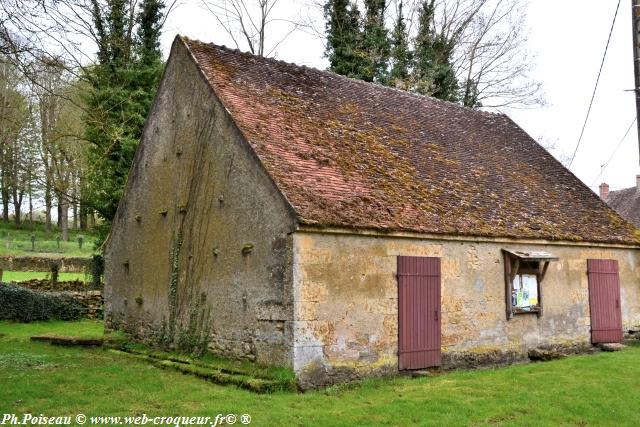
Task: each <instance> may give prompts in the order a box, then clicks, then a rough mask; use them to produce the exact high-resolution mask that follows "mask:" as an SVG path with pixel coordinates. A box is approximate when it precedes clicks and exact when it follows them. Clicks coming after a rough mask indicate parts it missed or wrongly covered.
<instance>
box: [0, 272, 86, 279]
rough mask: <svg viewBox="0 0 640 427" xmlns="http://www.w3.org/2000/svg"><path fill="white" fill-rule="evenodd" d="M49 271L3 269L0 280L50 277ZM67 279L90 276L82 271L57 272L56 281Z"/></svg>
mask: <svg viewBox="0 0 640 427" xmlns="http://www.w3.org/2000/svg"><path fill="white" fill-rule="evenodd" d="M50 278H51V273H50V272H46V271H5V272H3V273H2V280H3V281H4V282H23V281H25V280H31V279H50ZM67 280H82V281H83V282H86V281H88V280H91V277H90V276H85V274H84V273H58V281H59V282H64V281H67Z"/></svg>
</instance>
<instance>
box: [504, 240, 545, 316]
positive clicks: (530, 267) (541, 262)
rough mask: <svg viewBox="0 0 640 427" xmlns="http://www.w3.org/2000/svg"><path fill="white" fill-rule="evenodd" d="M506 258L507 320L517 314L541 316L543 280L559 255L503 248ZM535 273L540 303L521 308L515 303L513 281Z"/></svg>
mask: <svg viewBox="0 0 640 427" xmlns="http://www.w3.org/2000/svg"><path fill="white" fill-rule="evenodd" d="M502 254H503V260H504V280H505V302H506V314H507V320H510V319H512V318H513V317H514V316H516V315H521V314H535V315H536V316H537V317H541V316H542V314H543V303H544V298H543V292H542V290H543V289H542V282H543V280H544V277H545V275H546V273H547V269H548V267H549V263H550V262H551V261H556V260H558V258H557V257H555V256H553V255H551V254H548V253H546V252H522V251H510V250H506V249H503V250H502ZM523 274H526V275H533V276H535V277H536V285H537V286H536V287H537V291H538V304H537V306H536V307H535V308H534V309H528V310H524V309H520V308H518V307H514V305H513V292H514V287H513V281H514V280H515V278H516V276H518V275H523Z"/></svg>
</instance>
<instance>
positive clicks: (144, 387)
mask: <svg viewBox="0 0 640 427" xmlns="http://www.w3.org/2000/svg"><path fill="white" fill-rule="evenodd" d="M48 332H51V333H57V334H63V335H79V336H84V337H93V336H99V335H102V325H101V324H100V323H99V322H95V321H82V322H74V323H63V322H51V323H49V322H45V323H33V324H27V325H25V324H12V323H6V322H4V323H0V333H3V334H5V335H4V336H2V337H1V338H0V384H1V386H0V412H4V413H15V414H19V415H20V414H24V413H33V414H41V413H42V414H45V415H65V414H74V415H75V414H76V413H83V414H87V415H104V416H116V415H120V416H127V415H136V414H143V413H145V414H147V415H149V416H170V415H184V416H187V415H188V416H195V415H202V416H213V417H215V416H216V414H218V413H222V414H228V413H233V414H244V413H248V414H250V415H251V417H252V422H251V425H256V426H318V425H319V426H325V425H327V426H334V425H335V426H342V425H345V426H353V425H371V426H374V425H397V426H405V425H438V426H440V425H446V426H451V425H491V426H493V425H504V426H527V425H529V426H547V425H548V426H557V425H567V426H569V425H575V426H586V425H598V426H600V425H611V426H621V425H629V426H633V425H639V424H640V408H639V407H638V396H640V345H632V346H630V347H629V348H627V349H626V350H624V351H622V352H618V353H600V354H596V355H590V356H575V357H570V358H567V359H564V360H558V361H553V362H545V363H536V364H528V365H519V366H512V367H507V368H500V369H489V370H477V371H460V372H452V373H448V374H444V375H441V376H437V377H428V378H420V379H409V378H395V379H387V380H370V381H365V382H362V383H357V384H352V385H349V386H342V387H332V388H329V389H326V390H321V391H317V392H308V393H305V394H295V393H291V392H278V393H274V394H267V395H261V394H255V393H251V392H249V391H244V390H241V389H238V388H235V387H233V386H218V385H215V384H211V383H208V382H205V381H202V380H199V379H197V378H194V377H191V376H186V375H183V374H180V373H177V372H173V371H166V370H161V369H158V368H155V367H153V366H151V365H149V364H147V363H144V362H139V361H136V360H131V359H130V358H127V357H123V356H121V355H117V354H112V353H110V352H108V351H106V350H102V349H93V350H87V349H79V348H65V347H56V346H51V345H49V344H46V343H39V342H30V341H29V339H28V337H29V336H30V335H34V334H42V333H48ZM237 425H242V424H240V423H239V422H238V423H237Z"/></svg>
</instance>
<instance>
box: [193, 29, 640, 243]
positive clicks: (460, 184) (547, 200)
mask: <svg viewBox="0 0 640 427" xmlns="http://www.w3.org/2000/svg"><path fill="white" fill-rule="evenodd" d="M181 40H182V41H183V42H184V43H185V45H186V46H187V48H188V49H189V50H190V52H191V54H192V56H193V58H194V59H195V61H196V62H197V64H198V66H199V67H200V69H201V70H202V72H203V75H204V76H205V77H206V79H207V80H208V82H209V84H210V85H211V87H212V88H213V90H214V91H215V93H216V95H217V96H218V97H219V98H220V100H221V102H222V103H223V104H224V106H225V107H226V108H227V109H228V111H229V112H230V114H231V116H232V118H233V120H234V121H235V123H236V125H237V126H238V128H239V129H240V131H241V132H242V134H243V135H244V137H245V138H246V140H247V141H248V142H249V143H250V144H251V146H252V147H253V149H254V150H255V152H256V154H257V156H258V157H259V159H260V160H261V161H262V163H263V164H264V167H265V168H266V170H267V172H268V173H269V174H270V175H271V176H272V178H273V180H274V181H275V183H276V185H277V186H278V187H279V189H280V191H281V192H282V193H283V195H284V196H285V197H286V198H287V200H288V201H289V202H290V204H291V205H292V207H293V208H294V210H295V211H296V213H297V215H298V219H299V221H300V222H301V223H303V224H314V225H320V226H339V227H349V228H367V229H379V230H395V231H413V232H422V233H436V234H456V235H472V236H494V237H498V236H500V237H514V238H534V239H541V238H542V239H551V240H582V241H590V242H610V243H629V244H638V243H640V232H639V231H638V230H637V229H635V228H634V227H633V226H632V225H630V224H628V223H627V222H625V221H624V220H623V219H622V218H620V217H619V216H618V215H617V214H616V213H615V212H614V211H612V210H611V209H609V208H608V207H607V206H606V205H605V204H604V203H603V202H602V201H600V199H599V198H598V197H597V196H596V195H595V194H594V193H592V192H591V190H589V188H587V187H586V186H585V185H584V184H583V183H582V182H580V181H579V180H578V179H577V178H576V177H575V176H574V175H573V174H572V173H571V172H569V171H568V170H567V169H565V168H564V167H563V166H562V165H561V164H560V163H559V162H557V161H556V160H555V159H554V158H553V157H552V156H551V155H549V154H548V153H547V152H546V151H545V150H544V149H543V148H541V147H540V146H539V145H538V144H537V143H536V142H535V141H534V140H533V139H531V138H530V137H529V136H528V135H527V134H526V133H525V132H524V131H523V130H522V129H520V128H519V127H518V126H517V125H516V124H515V123H514V122H512V121H511V120H510V119H509V118H508V117H506V116H505V115H501V114H492V113H487V112H482V111H477V110H472V109H468V108H464V107H461V106H459V105H456V104H453V103H448V102H443V101H439V100H436V99H433V98H429V97H424V96H418V95H414V94H410V93H407V92H402V91H398V90H395V89H389V88H386V87H382V86H380V85H376V84H370V83H364V82H361V81H357V80H352V79H348V78H345V77H342V76H338V75H336V74H333V73H330V72H325V71H319V70H315V69H311V68H306V67H300V66H297V65H293V64H288V63H285V62H281V61H276V60H273V59H266V58H261V57H256V56H253V55H250V54H246V53H240V52H238V51H235V50H230V49H227V48H224V47H219V46H215V45H212V44H204V43H201V42H197V41H193V40H188V39H186V38H182V39H181Z"/></svg>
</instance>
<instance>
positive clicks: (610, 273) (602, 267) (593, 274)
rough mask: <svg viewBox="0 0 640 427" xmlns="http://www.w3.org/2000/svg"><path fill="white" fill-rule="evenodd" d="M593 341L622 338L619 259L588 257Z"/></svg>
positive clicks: (612, 340)
mask: <svg viewBox="0 0 640 427" xmlns="http://www.w3.org/2000/svg"><path fill="white" fill-rule="evenodd" d="M587 273H588V275H589V309H590V311H591V342H592V343H594V344H595V343H601V342H621V341H622V315H621V312H620V278H619V277H618V261H616V260H607V259H588V260H587Z"/></svg>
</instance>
